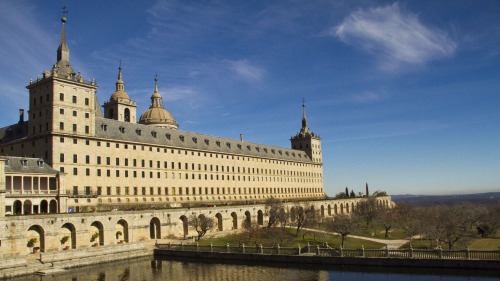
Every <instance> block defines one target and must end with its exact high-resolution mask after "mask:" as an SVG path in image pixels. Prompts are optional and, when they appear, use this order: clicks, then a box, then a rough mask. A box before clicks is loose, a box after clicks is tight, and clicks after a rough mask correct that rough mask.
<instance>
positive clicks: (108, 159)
mask: <svg viewBox="0 0 500 281" xmlns="http://www.w3.org/2000/svg"><path fill="white" fill-rule="evenodd" d="M106 165H111V158H109V157H106Z"/></svg>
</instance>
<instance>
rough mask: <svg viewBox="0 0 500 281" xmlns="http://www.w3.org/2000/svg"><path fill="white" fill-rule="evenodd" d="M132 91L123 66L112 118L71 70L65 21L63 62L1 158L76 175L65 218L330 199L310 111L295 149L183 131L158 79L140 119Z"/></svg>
mask: <svg viewBox="0 0 500 281" xmlns="http://www.w3.org/2000/svg"><path fill="white" fill-rule="evenodd" d="M124 85H125V83H124V82H123V78H122V71H121V67H120V70H119V75H118V81H117V82H116V91H115V93H113V94H112V95H111V97H110V100H109V101H108V102H106V103H105V104H104V109H105V110H104V111H105V115H104V116H103V114H102V111H101V109H100V105H99V102H98V101H97V97H96V90H97V85H96V83H95V81H94V80H93V79H92V80H90V81H87V80H85V79H84V78H83V77H82V76H81V75H80V73H75V72H74V71H73V69H72V67H71V64H70V63H69V48H68V46H67V44H66V34H65V21H64V22H63V29H62V34H61V43H60V46H59V48H58V50H57V62H56V63H55V64H54V66H53V68H52V69H51V71H44V72H43V76H42V77H41V78H40V77H37V79H36V80H34V81H30V84H29V85H28V86H27V88H28V90H29V106H30V108H29V110H28V120H27V121H25V120H24V110H22V111H20V120H19V122H18V123H17V124H14V125H11V126H8V127H5V128H0V155H6V156H29V157H33V158H38V157H40V158H42V159H43V160H44V162H45V163H47V164H49V165H51V166H52V167H53V168H54V169H55V170H57V171H59V172H60V173H64V174H66V176H65V186H64V187H62V188H64V190H65V192H66V194H64V196H65V197H64V198H66V200H67V202H64V203H60V206H64V208H62V207H61V208H60V211H61V212H68V211H70V210H73V211H93V210H95V209H97V210H106V209H108V210H111V209H114V208H116V209H119V210H126V209H128V210H130V209H132V208H136V206H138V205H142V206H148V207H149V206H156V207H158V208H168V207H180V206H185V205H191V206H197V205H200V204H220V203H222V202H224V203H226V202H242V203H258V202H263V201H264V200H265V199H266V198H270V197H275V198H278V199H280V200H304V199H306V200H307V199H322V198H325V194H324V190H323V163H322V160H321V159H322V158H321V139H320V138H319V137H318V136H317V135H316V134H314V133H312V132H311V131H310V130H309V127H308V125H307V119H306V117H305V109H304V111H303V120H302V129H301V133H299V134H298V135H297V136H296V137H294V138H292V139H291V142H292V149H288V148H281V147H274V146H269V145H264V144H258V143H250V142H246V141H243V140H242V139H240V140H235V139H227V138H221V137H216V136H207V135H202V134H197V133H191V132H185V131H180V130H177V127H178V126H179V125H178V124H177V121H175V120H174V119H173V117H172V116H171V114H170V113H169V112H168V111H167V110H166V109H164V107H163V104H162V103H161V96H160V94H159V93H158V85H157V80H156V79H155V87H154V93H153V95H152V97H151V107H150V109H148V110H147V112H145V113H147V114H143V116H144V115H147V116H145V117H144V118H142V117H141V120H139V121H140V122H136V111H135V109H136V107H137V104H136V103H135V101H131V100H130V98H129V97H128V95H127V93H126V92H125V88H124ZM139 123H141V124H139Z"/></svg>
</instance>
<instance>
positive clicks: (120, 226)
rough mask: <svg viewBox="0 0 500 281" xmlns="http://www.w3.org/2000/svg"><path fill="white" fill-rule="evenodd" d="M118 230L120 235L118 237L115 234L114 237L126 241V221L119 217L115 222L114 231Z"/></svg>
mask: <svg viewBox="0 0 500 281" xmlns="http://www.w3.org/2000/svg"><path fill="white" fill-rule="evenodd" d="M118 231H120V232H121V233H122V235H121V236H120V237H118V235H116V236H117V237H116V239H118V240H120V241H121V240H123V242H125V243H128V242H129V240H128V222H127V221H126V220H124V219H121V220H119V221H118V222H117V223H116V232H118ZM120 238H123V239H120Z"/></svg>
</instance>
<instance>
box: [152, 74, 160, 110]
mask: <svg viewBox="0 0 500 281" xmlns="http://www.w3.org/2000/svg"><path fill="white" fill-rule="evenodd" d="M151 107H162V108H163V105H162V103H161V95H160V93H158V74H155V92H154V93H153V95H152V96H151Z"/></svg>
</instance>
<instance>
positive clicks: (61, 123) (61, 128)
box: [59, 122, 64, 130]
mask: <svg viewBox="0 0 500 281" xmlns="http://www.w3.org/2000/svg"><path fill="white" fill-rule="evenodd" d="M59 130H64V122H59Z"/></svg>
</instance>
